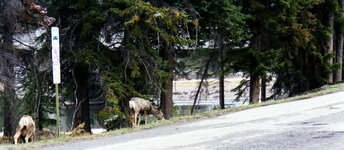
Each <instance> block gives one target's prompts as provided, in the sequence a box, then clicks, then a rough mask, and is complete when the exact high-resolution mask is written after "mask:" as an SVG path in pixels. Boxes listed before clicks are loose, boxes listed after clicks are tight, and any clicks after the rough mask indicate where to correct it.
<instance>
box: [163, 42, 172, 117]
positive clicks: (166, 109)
mask: <svg viewBox="0 0 344 150" xmlns="http://www.w3.org/2000/svg"><path fill="white" fill-rule="evenodd" d="M163 58H165V60H167V72H168V74H169V75H170V76H169V79H168V81H167V83H165V84H164V85H163V87H164V89H165V92H162V93H161V97H160V105H161V109H162V112H163V114H164V118H165V119H170V118H171V117H172V111H173V109H172V108H173V79H174V73H173V68H174V59H175V52H174V49H173V46H172V45H171V44H168V45H167V49H166V51H165V52H164V56H163Z"/></svg>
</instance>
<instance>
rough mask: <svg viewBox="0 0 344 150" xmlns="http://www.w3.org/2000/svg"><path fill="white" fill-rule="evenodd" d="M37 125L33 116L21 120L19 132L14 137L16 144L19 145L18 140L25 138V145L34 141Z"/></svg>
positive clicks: (25, 116)
mask: <svg viewBox="0 0 344 150" xmlns="http://www.w3.org/2000/svg"><path fill="white" fill-rule="evenodd" d="M35 131H36V125H35V121H33V119H32V117H31V116H27V115H24V116H23V117H22V118H21V119H20V120H19V124H18V127H17V132H16V134H15V135H14V144H17V143H18V138H20V137H21V136H24V137H25V143H29V140H30V141H33V137H34V135H35Z"/></svg>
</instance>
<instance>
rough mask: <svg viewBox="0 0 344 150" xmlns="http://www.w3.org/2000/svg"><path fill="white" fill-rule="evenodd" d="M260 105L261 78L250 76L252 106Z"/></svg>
mask: <svg viewBox="0 0 344 150" xmlns="http://www.w3.org/2000/svg"><path fill="white" fill-rule="evenodd" d="M257 103H259V76H250V104H257Z"/></svg>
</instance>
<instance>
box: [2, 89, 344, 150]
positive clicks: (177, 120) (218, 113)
mask: <svg viewBox="0 0 344 150" xmlns="http://www.w3.org/2000/svg"><path fill="white" fill-rule="evenodd" d="M339 91H344V83H340V84H334V85H329V86H326V87H322V88H319V89H316V90H313V91H311V92H307V93H304V94H301V95H298V96H294V97H290V98H285V99H280V100H275V101H267V102H263V103H259V104H252V105H243V106H239V107H235V108H228V109H218V110H212V111H209V112H203V113H199V114H195V115H186V116H176V117H173V118H170V119H169V120H160V121H155V122H152V123H149V124H147V125H140V126H139V127H135V128H122V129H118V130H113V131H109V132H105V133H100V134H93V135H84V136H76V137H69V136H62V137H60V138H54V139H49V140H41V141H35V142H33V143H29V144H19V145H0V146H6V147H7V148H19V149H21V148H37V147H41V146H45V145H59V144H63V143H64V142H68V141H78V140H85V139H92V138H98V137H103V136H110V135H119V134H125V133H129V132H136V131H141V130H145V129H149V128H154V127H160V126H166V125H170V124H176V123H183V122H189V121H193V120H199V119H206V118H212V117H216V116H221V115H224V114H228V113H232V112H237V111H242V110H247V109H251V108H255V107H260V106H267V105H272V104H279V103H286V102H290V101H296V100H302V99H306V98H311V97H315V96H320V95H325V94H329V93H334V92H339ZM0 148H1V147H0Z"/></svg>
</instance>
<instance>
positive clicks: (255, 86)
mask: <svg viewBox="0 0 344 150" xmlns="http://www.w3.org/2000/svg"><path fill="white" fill-rule="evenodd" d="M260 38H261V37H260V35H258V34H256V35H254V36H253V42H252V44H253V45H252V48H253V50H254V51H256V52H260V51H261V46H260ZM258 64H259V62H258V58H254V59H252V60H251V68H250V104H256V103H259V90H260V89H259V75H257V74H256V73H254V70H255V69H256V68H257V66H258Z"/></svg>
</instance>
